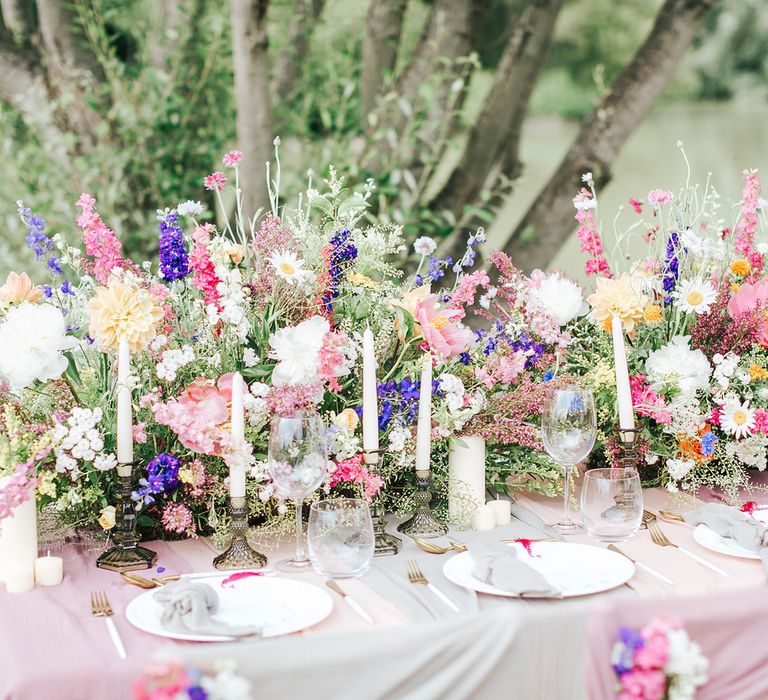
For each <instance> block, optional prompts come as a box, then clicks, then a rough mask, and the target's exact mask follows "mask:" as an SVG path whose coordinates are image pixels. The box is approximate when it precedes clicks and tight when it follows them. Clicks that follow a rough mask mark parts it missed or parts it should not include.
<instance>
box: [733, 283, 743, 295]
mask: <svg viewBox="0 0 768 700" xmlns="http://www.w3.org/2000/svg"><path fill="white" fill-rule="evenodd" d="M739 289H741V285H740V284H737V283H736V282H731V292H732V293H733V294H736V293H738V291H739Z"/></svg>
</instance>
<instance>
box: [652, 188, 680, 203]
mask: <svg viewBox="0 0 768 700" xmlns="http://www.w3.org/2000/svg"><path fill="white" fill-rule="evenodd" d="M674 198H675V195H673V194H672V193H671V192H670V191H669V190H651V191H650V192H649V193H648V197H647V199H648V202H649V203H650V204H652V205H653V206H654V207H660V206H661V205H662V204H666V203H667V202H671V201H672V200H673V199H674Z"/></svg>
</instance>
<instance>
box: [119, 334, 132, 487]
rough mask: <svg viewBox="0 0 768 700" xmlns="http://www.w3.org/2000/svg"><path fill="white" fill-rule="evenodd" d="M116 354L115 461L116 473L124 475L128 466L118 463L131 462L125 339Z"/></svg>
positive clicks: (127, 362)
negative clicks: (116, 465) (116, 462)
mask: <svg viewBox="0 0 768 700" xmlns="http://www.w3.org/2000/svg"><path fill="white" fill-rule="evenodd" d="M117 355H118V356H117V461H118V474H120V475H121V476H124V475H126V473H127V474H129V473H130V468H127V467H125V468H123V467H121V466H120V465H128V464H131V462H133V417H132V408H131V389H130V387H129V386H128V378H129V376H130V374H131V352H130V350H129V348H128V343H127V341H125V340H121V341H120V345H119V347H118V353H117Z"/></svg>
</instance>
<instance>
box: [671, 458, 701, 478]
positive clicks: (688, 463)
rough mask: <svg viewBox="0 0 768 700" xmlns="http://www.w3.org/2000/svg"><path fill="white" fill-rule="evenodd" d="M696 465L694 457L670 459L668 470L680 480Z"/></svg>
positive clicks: (673, 476)
mask: <svg viewBox="0 0 768 700" xmlns="http://www.w3.org/2000/svg"><path fill="white" fill-rule="evenodd" d="M694 466H695V464H694V461H693V460H692V459H668V460H667V471H668V472H669V475H670V476H671V477H672V478H673V479H674V480H675V481H680V480H681V479H684V478H685V477H686V475H687V474H688V472H689V471H691V469H693V467H694Z"/></svg>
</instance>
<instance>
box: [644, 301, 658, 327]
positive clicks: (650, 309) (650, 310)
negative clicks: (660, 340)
mask: <svg viewBox="0 0 768 700" xmlns="http://www.w3.org/2000/svg"><path fill="white" fill-rule="evenodd" d="M643 321H645V322H646V323H659V322H660V321H661V307H660V306H659V305H658V304H648V306H646V307H645V309H644V310H643Z"/></svg>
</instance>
